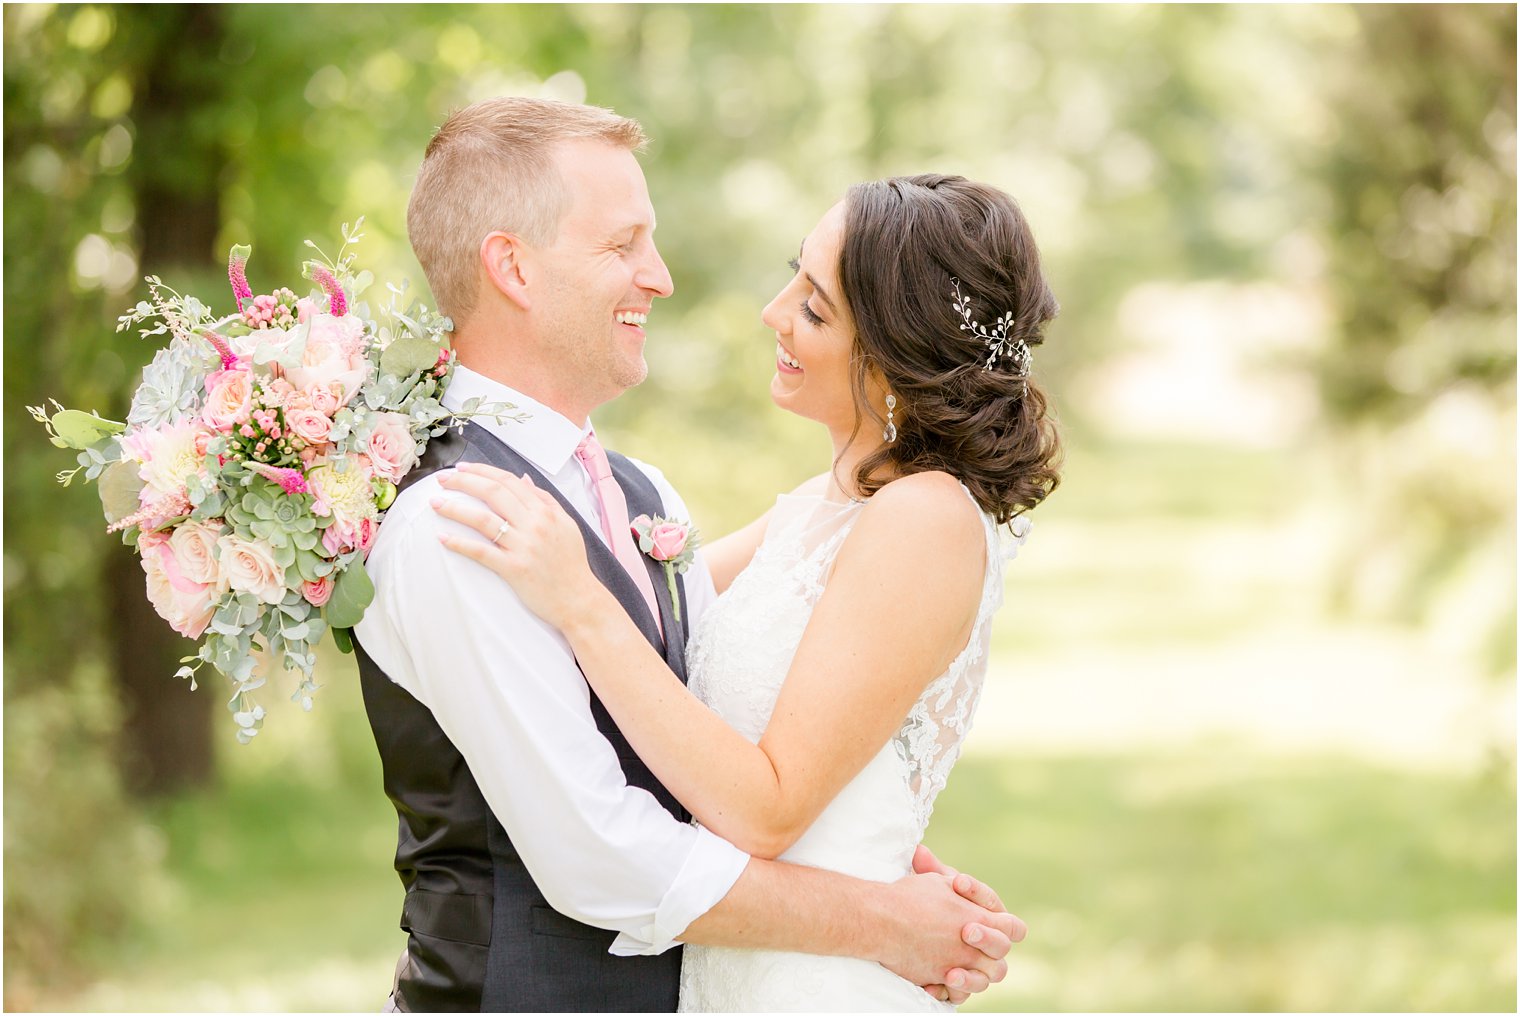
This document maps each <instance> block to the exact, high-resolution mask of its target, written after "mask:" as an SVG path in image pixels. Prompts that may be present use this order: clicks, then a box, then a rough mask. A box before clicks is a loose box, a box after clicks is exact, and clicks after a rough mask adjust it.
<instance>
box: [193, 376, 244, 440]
mask: <svg viewBox="0 0 1520 1016" xmlns="http://www.w3.org/2000/svg"><path fill="white" fill-rule="evenodd" d="M206 392H207V394H206V406H205V408H204V409H202V410H201V419H202V420H204V421H205V422H206V426H208V427H211V428H213V429H214V430H231V429H232V428H233V427H236V426H237V425H238V424H240V423H244V422H246V421H247V420H248V414H249V413H251V412H252V411H253V375H252V374H251V373H250V372H248V371H246V370H219V371H217V372H216V373H215V374H212V375H210V376H209V377H207V378H206Z"/></svg>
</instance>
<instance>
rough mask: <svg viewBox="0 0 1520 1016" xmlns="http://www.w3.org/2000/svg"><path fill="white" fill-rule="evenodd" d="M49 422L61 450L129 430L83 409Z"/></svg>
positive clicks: (62, 414)
mask: <svg viewBox="0 0 1520 1016" xmlns="http://www.w3.org/2000/svg"><path fill="white" fill-rule="evenodd" d="M437 358H438V354H437V353H436V352H435V353H434V354H433V359H435V360H436V359H437ZM48 422H49V423H50V424H51V425H52V428H53V433H54V434H56V435H57V439H56V440H54V442H53V443H54V444H56V445H58V446H59V447H60V448H76V449H80V450H83V449H85V448H88V447H90V446H91V445H97V444H99V443H100V442H102V441H104V440H105V439H106V438H108V437H111V436H112V435H114V434H120V433H121V432H122V431H124V430H126V429H127V425H126V424H124V423H117V422H116V421H115V420H106V419H103V418H101V417H99V416H95V415H94V414H93V413H86V412H84V411H83V410H81V409H65V410H62V411H60V412H57V413H54V414H53V417H52V419H51V420H49V421H48ZM60 442H61V443H60Z"/></svg>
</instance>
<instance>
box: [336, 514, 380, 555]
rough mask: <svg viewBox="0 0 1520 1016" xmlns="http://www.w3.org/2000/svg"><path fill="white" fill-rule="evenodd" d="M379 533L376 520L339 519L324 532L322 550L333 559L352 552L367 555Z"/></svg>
mask: <svg viewBox="0 0 1520 1016" xmlns="http://www.w3.org/2000/svg"><path fill="white" fill-rule="evenodd" d="M379 532H380V529H379V527H378V526H376V525H375V520H374V519H355V520H352V521H350V520H348V519H337V520H334V522H333V523H332V524H331V525H330V526H328V527H327V528H326V529H324V530H322V548H323V549H324V550H326V551H327V552H328V553H329V554H331V555H332V556H333V557H337V556H338V555H339V554H347V553H348V552H349V551H351V550H362V551H363V552H364V553H365V554H366V555H367V554H368V553H369V550H370V548H371V547H373V546H374V545H375V537H376V536H377V535H378V534H379Z"/></svg>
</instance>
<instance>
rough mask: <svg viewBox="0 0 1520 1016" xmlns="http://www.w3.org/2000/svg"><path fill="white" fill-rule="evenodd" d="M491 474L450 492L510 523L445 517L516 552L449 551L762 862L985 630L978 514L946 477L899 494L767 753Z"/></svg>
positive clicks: (826, 623) (564, 525)
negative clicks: (506, 595)
mask: <svg viewBox="0 0 1520 1016" xmlns="http://www.w3.org/2000/svg"><path fill="white" fill-rule="evenodd" d="M488 469H489V467H471V468H470V469H469V470H468V472H467V473H466V474H464V475H457V476H454V477H452V478H448V479H446V480H445V485H446V486H448V487H449V488H450V489H452V490H458V491H460V492H462V493H469V494H472V495H475V496H476V497H479V498H481V499H482V500H484V501H485V502H486V503H487V504H488V505H491V506H492V508H495V509H497V511H496V512H484V511H482V510H481V509H480V506H479V505H474V504H469V503H465V504H446V505H444V506H442V507H440V509H439V510H440V511H441V512H443V513H444V514H445V515H448V516H449V517H451V518H454V519H456V520H457V521H460V522H464V523H465V524H467V525H470V526H472V527H473V528H475V529H477V531H479V532H481V533H482V535H484V536H486V538H487V539H489V538H490V535H492V534H494V533H496V532H497V530H498V528H499V526H500V519H499V517H498V516H500V517H502V518H506V519H508V521H509V522H510V523H511V529H510V531H509V534H508V536H507V537H506V538H504V539H503V541H502V544H503V546H501V547H493V546H491V545H489V544H486V543H484V542H483V541H478V540H464V539H458V538H451V539H450V540H449V541H447V542H448V545H449V546H450V547H451V548H452V549H455V550H458V551H460V552H461V553H465V554H466V555H468V556H470V557H472V558H474V559H475V560H477V561H480V562H481V563H483V564H485V565H487V566H488V567H490V568H492V570H494V571H496V572H497V573H498V574H500V575H501V576H502V577H504V578H506V579H507V580H508V581H509V582H511V583H512V586H513V588H514V589H516V590H517V592H518V594H519V595H520V596H522V597H523V599H524V600H525V601H526V602H527V603H528V605H529V606H530V607H532V609H534V610H535V611H536V612H538V613H539V614H540V615H541V616H543V617H544V618H545V619H546V620H548V621H549V622H550V623H552V624H555V625H556V626H558V627H559V628H560V629H561V631H562V632H563V633H564V635H565V637H566V638H567V639H568V640H569V641H570V644H571V646H572V648H573V649H574V652H575V655H576V659H577V661H578V662H579V663H580V666H581V669H582V671H584V673H585V674H586V678H587V680H588V681H590V683H591V684H592V686H593V687H594V688H595V689H596V692H597V695H598V696H599V697H600V698H601V700H602V702H603V703H604V704H605V705H606V706H607V708H608V710H609V711H610V712H611V714H612V716H613V718H614V719H615V720H616V721H617V724H618V727H619V728H620V729H621V730H622V731H623V733H624V734H625V735H626V736H627V738H628V740H629V743H630V744H631V745H632V746H633V748H634V749H635V750H636V751H637V752H638V753H639V756H640V757H641V758H642V759H643V760H644V762H645V763H646V764H647V765H648V766H649V767H650V769H651V770H652V771H653V772H654V774H655V776H657V777H658V778H659V780H660V782H661V783H663V784H664V785H665V787H666V788H667V789H669V790H670V792H671V793H672V794H674V795H675V797H676V799H677V800H679V801H680V802H681V803H682V804H684V805H685V806H686V807H687V808H688V809H689V810H690V811H691V812H692V814H693V815H695V816H696V817H697V818H699V819H700V820H701V821H702V823H703V824H704V825H706V826H707V827H708V828H709V829H712V830H713V831H714V832H716V833H718V834H719V835H721V836H723V837H724V838H725V839H727V840H729V841H731V842H732V843H734V844H735V845H737V846H739V847H740V848H741V849H743V850H746V851H748V852H749V853H751V854H754V855H755V856H757V857H765V858H773V857H776V856H777V855H779V854H780V853H782V852H783V851H784V850H786V848H787V847H789V846H790V845H791V844H792V843H794V842H795V841H796V839H797V838H798V837H799V836H800V835H801V834H802V833H803V832H804V831H805V830H806V829H807V827H808V826H809V825H811V824H812V822H813V820H814V819H816V818H817V817H818V815H819V814H820V813H821V812H822V811H823V809H824V807H825V806H826V805H827V804H828V802H829V801H831V800H833V798H834V797H835V795H836V794H838V793H839V791H840V790H841V789H842V788H843V787H844V786H845V784H846V783H848V782H849V781H850V780H851V779H852V778H853V777H854V776H855V775H856V774H857V773H859V772H860V770H861V769H862V768H863V767H864V766H865V764H866V763H867V762H868V761H870V759H871V758H872V757H873V756H874V755H875V754H876V753H877V752H878V751H880V750H881V748H882V746H883V745H884V744H886V742H887V740H888V738H890V737H891V736H892V735H893V733H895V732H896V731H897V729H898V728H899V727H900V726H901V724H902V721H903V717H905V716H906V715H907V714H908V710H909V708H910V707H911V706H912V704H913V702H914V701H915V700H916V699H917V698H918V696H919V695H920V694H922V692H923V690H924V688H925V686H926V685H927V684H928V682H929V681H930V680H932V679H933V678H934V677H935V676H936V675H938V674H940V673H942V672H943V671H944V669H945V668H946V666H948V665H949V662H950V661H951V660H952V659H953V658H954V656H955V655H956V653H957V652H958V651H959V649H960V648H961V646H963V645H964V644H965V641H966V638H967V636H968V634H969V632H970V628H971V625H972V623H973V621H974V620H975V614H976V608H977V605H978V602H979V600H980V591H981V582H982V575H983V568H984V565H985V552H984V547H985V540H984V537H983V531H982V524H981V519H980V518H979V517H978V515H977V513H976V511H975V509H974V508H973V506H972V505H971V503H970V502H969V500H968V499H967V498H966V496H965V494H964V493H963V492H962V491H961V489H960V487H959V486H958V485H957V484H956V482H955V481H954V480H953V479H952V478H950V477H949V476H947V475H946V474H943V473H924V474H917V475H915V476H910V477H906V478H904V479H901V480H898V481H895V482H893V483H891V484H888V485H887V486H886V487H884V488H883V489H882V490H881V491H880V492H878V493H877V494H876V495H875V496H874V497H873V498H872V499H871V500H870V501H869V502H868V503H867V504H866V506H865V507H864V508H863V509H861V517H860V519H859V520H858V521H857V522H856V523H855V527H854V529H853V531H852V532H851V533H850V535H849V537H848V538H847V539H846V540H845V542H844V545H843V546H842V547H841V549H840V552H839V556H838V558H837V559H836V561H835V564H834V570H833V573H832V575H831V577H830V579H829V583H828V585H827V587H826V588H825V590H824V592H823V595H822V597H821V598H820V600H819V602H818V604H817V606H816V607H815V608H814V610H813V614H812V617H811V620H810V621H809V623H808V626H807V629H806V631H805V632H804V634H803V637H802V641H801V644H800V645H799V647H798V650H797V653H796V656H795V658H794V659H793V662H792V666H791V669H790V670H789V671H788V673H787V677H786V681H785V684H784V685H783V687H782V689H781V693H780V697H779V699H778V700H777V703H776V708H775V711H774V713H773V714H772V717H771V721H770V724H769V726H768V727H767V728H766V731H765V734H764V736H763V737H762V738H761V740H760V743H759V744H758V745H754V744H751V743H750V742H749V741H747V740H746V739H745V738H744V737H743V736H742V735H740V734H738V733H737V732H736V731H734V730H733V728H731V727H730V726H728V724H727V723H725V722H723V720H721V719H720V718H719V717H718V716H717V715H716V714H714V713H713V712H712V711H711V710H709V709H708V708H707V707H706V706H705V705H703V704H702V703H701V702H699V701H698V700H697V699H696V698H695V697H694V696H693V695H692V694H691V693H690V692H689V691H687V689H686V687H685V686H684V685H682V684H681V682H680V681H679V680H677V679H676V677H675V675H674V674H672V673H671V672H670V670H669V668H668V667H666V665H665V663H664V661H663V660H661V659H660V657H659V655H658V654H657V653H656V652H655V651H654V649H653V648H651V647H650V645H649V643H648V641H647V640H646V639H645V638H644V637H643V636H642V635H641V634H640V633H639V631H638V629H637V628H636V627H635V626H634V624H633V622H632V621H631V620H630V619H629V617H628V616H627V614H626V613H625V612H624V611H623V610H622V609H621V607H619V606H618V604H617V602H616V600H615V599H614V598H613V597H612V594H611V593H609V592H608V591H607V590H606V589H605V588H604V587H603V586H602V585H601V584H600V583H599V582H597V581H596V580H595V578H593V577H591V576H590V572H589V570H588V569H586V568H585V566H584V554H585V549H584V544H582V543H581V537H580V533H579V530H578V528H577V527H576V526H575V524H574V523H573V522H572V521H571V520H570V519H569V518H568V517H566V516H565V515H564V513H563V511H562V510H561V509H560V508H559V506H558V504H557V503H555V502H554V501H553V499H552V498H550V497H549V496H548V495H547V494H544V493H543V492H541V491H537V490H535V489H534V488H533V487H532V485H531V484H527V483H525V482H524V481H521V480H518V479H516V478H505V476H506V474H499V471H497V474H487V472H486V471H487V470H488ZM487 475H491V476H492V478H491V479H486V476H487ZM577 554H578V555H579V559H578V560H577V559H576V557H577ZM567 564H574V565H576V567H574V568H567V567H566V566H567Z"/></svg>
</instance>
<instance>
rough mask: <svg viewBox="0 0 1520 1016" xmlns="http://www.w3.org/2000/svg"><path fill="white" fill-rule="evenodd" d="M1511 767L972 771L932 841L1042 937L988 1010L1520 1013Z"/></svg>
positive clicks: (1191, 762)
mask: <svg viewBox="0 0 1520 1016" xmlns="http://www.w3.org/2000/svg"><path fill="white" fill-rule="evenodd" d="M1514 830H1515V810H1514V786H1513V782H1512V777H1511V776H1510V775H1509V774H1508V773H1493V774H1490V775H1487V776H1484V777H1480V778H1477V779H1466V778H1446V777H1434V776H1417V775H1410V774H1408V773H1397V772H1391V771H1385V770H1380V769H1376V768H1372V767H1369V766H1366V765H1362V764H1358V763H1353V762H1346V761H1339V760H1335V759H1328V758H1318V759H1303V760H1301V761H1296V762H1292V763H1285V762H1283V761H1281V760H1271V761H1268V760H1264V759H1260V758H1250V757H1242V756H1240V755H1236V754H1229V753H1218V752H1212V751H1201V750H1200V751H1186V752H1179V753H1177V754H1175V755H1164V756H1163V755H1147V756H1139V757H1114V758H1108V759H1101V760H1099V759H1042V760H1039V761H1034V760H1028V759H1003V758H975V757H973V758H969V759H966V760H964V761H963V762H962V763H961V765H960V766H959V767H958V769H957V771H956V773H955V776H954V778H953V779H952V781H951V785H950V787H949V789H947V790H946V792H945V794H944V795H943V796H942V797H941V799H940V802H939V806H938V808H937V810H936V813H935V818H934V823H933V825H932V826H931V829H930V835H929V837H928V841H929V843H930V845H931V846H933V847H934V848H935V849H936V850H937V851H939V852H940V853H941V856H943V857H945V858H947V859H949V860H951V861H952V863H955V864H957V865H959V866H961V867H963V868H965V869H966V870H968V871H972V872H975V873H977V874H979V875H982V876H983V877H985V878H987V879H988V880H989V881H991V882H992V883H993V884H994V885H995V886H997V888H998V889H999V890H1000V891H1001V893H1002V895H1003V898H1004V899H1005V901H1007V903H1008V904H1009V906H1010V908H1011V909H1013V910H1014V911H1015V912H1016V913H1019V914H1020V915H1021V916H1022V917H1024V918H1025V919H1026V920H1027V921H1028V923H1029V925H1030V928H1031V932H1030V937H1029V939H1028V940H1027V941H1026V942H1025V943H1024V944H1023V945H1021V946H1020V947H1019V948H1018V949H1017V950H1016V952H1015V954H1014V961H1013V967H1012V972H1011V975H1010V977H1009V979H1008V980H1007V981H1006V982H1005V983H1004V984H1002V985H999V986H997V987H996V988H995V989H993V990H992V991H991V992H989V993H988V994H987V995H986V996H985V997H984V998H982V999H979V1000H978V1001H977V1003H976V1004H975V1005H973V1006H972V1008H975V1009H978V1010H983V1011H995V1010H998V1009H1015V1010H1030V1009H1033V1010H1072V1009H1077V1010H1083V1009H1095V1010H1114V1009H1120V1010H1123V1009H1141V1010H1147V1009H1182V1010H1208V1009H1221V1010H1227V1011H1228V1010H1260V1009H1266V1010H1302V1009H1326V1010H1357V1009H1393V1010H1451V1009H1475V1010H1512V1009H1513V1008H1514V1004H1515V966H1514V957H1515V839H1514Z"/></svg>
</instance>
